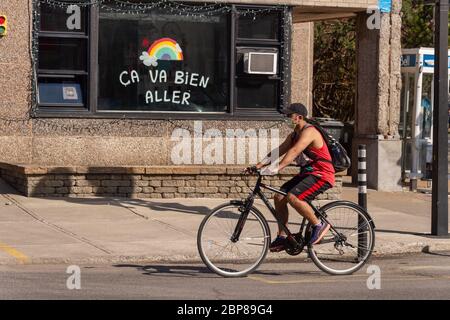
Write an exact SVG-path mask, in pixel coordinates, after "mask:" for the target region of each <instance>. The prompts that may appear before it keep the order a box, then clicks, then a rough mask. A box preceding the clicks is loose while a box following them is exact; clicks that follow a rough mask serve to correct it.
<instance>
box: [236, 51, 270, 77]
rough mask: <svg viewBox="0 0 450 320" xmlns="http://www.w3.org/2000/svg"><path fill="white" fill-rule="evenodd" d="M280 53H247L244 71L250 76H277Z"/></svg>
mask: <svg viewBox="0 0 450 320" xmlns="http://www.w3.org/2000/svg"><path fill="white" fill-rule="evenodd" d="M277 64H278V53H276V52H246V53H244V71H245V72H246V73H249V74H269V75H275V74H277Z"/></svg>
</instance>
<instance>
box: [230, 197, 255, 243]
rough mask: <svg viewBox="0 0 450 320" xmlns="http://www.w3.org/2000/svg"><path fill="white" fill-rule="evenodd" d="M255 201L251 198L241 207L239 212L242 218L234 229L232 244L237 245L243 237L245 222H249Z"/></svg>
mask: <svg viewBox="0 0 450 320" xmlns="http://www.w3.org/2000/svg"><path fill="white" fill-rule="evenodd" d="M254 201H255V199H254V198H253V197H249V198H247V200H246V201H245V202H244V203H242V204H241V206H240V207H239V212H241V216H240V217H239V220H238V223H237V224H236V228H234V232H233V235H232V236H231V239H230V240H231V242H233V243H236V242H238V241H239V237H240V236H241V232H242V230H243V229H244V225H245V222H246V221H247V218H248V214H249V213H250V209H251V208H252V206H253V202H254Z"/></svg>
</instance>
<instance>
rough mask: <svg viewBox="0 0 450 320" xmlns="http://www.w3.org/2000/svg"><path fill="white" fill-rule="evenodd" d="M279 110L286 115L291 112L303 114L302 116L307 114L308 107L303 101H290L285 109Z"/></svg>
mask: <svg viewBox="0 0 450 320" xmlns="http://www.w3.org/2000/svg"><path fill="white" fill-rule="evenodd" d="M281 112H282V113H284V114H285V115H288V116H289V115H291V114H293V113H296V114H298V115H300V116H303V117H304V118H306V117H307V116H308V109H307V108H306V107H305V105H304V104H303V103H292V104H291V105H290V106H289V107H288V108H287V109H283V110H282V111H281Z"/></svg>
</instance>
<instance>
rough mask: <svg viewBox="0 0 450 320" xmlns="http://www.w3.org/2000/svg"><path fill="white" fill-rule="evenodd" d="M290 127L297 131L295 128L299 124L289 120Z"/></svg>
mask: <svg viewBox="0 0 450 320" xmlns="http://www.w3.org/2000/svg"><path fill="white" fill-rule="evenodd" d="M288 125H289V127H291V128H292V129H295V127H296V126H297V124H296V123H295V122H294V120H292V119H291V118H289V119H288Z"/></svg>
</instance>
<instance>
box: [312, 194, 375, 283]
mask: <svg viewBox="0 0 450 320" xmlns="http://www.w3.org/2000/svg"><path fill="white" fill-rule="evenodd" d="M322 212H323V213H324V215H325V217H326V219H327V220H328V222H330V224H331V225H332V226H333V228H334V230H336V231H337V233H339V234H340V235H341V236H343V237H344V239H345V241H342V240H340V237H339V236H338V234H337V233H336V231H333V230H332V229H330V231H329V232H328V233H327V234H326V235H325V237H324V238H323V239H322V241H321V242H320V243H318V244H316V245H314V246H312V245H310V246H308V251H309V255H310V257H311V259H312V260H313V262H314V263H315V264H316V266H317V267H318V268H319V269H321V270H322V271H324V272H326V273H329V274H332V275H348V274H352V273H354V272H356V271H358V270H359V269H360V268H361V267H362V266H363V265H364V264H365V263H366V262H367V260H368V259H369V258H370V256H371V254H372V252H373V248H374V246H375V231H374V224H373V222H372V219H371V218H370V216H369V215H368V214H367V213H366V212H365V211H364V210H363V209H362V208H361V207H359V206H358V205H357V204H354V203H351V202H348V201H336V202H332V203H329V204H327V205H325V206H324V207H323V208H322Z"/></svg>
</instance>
